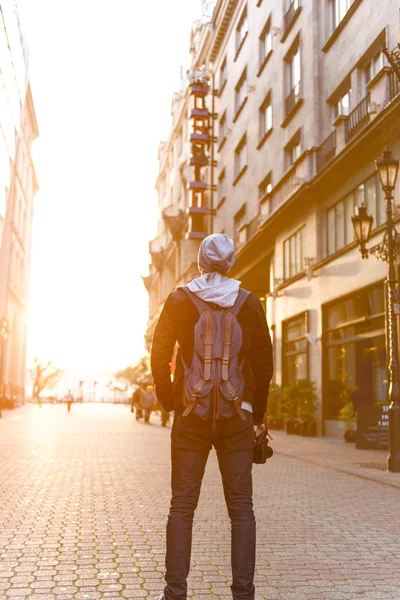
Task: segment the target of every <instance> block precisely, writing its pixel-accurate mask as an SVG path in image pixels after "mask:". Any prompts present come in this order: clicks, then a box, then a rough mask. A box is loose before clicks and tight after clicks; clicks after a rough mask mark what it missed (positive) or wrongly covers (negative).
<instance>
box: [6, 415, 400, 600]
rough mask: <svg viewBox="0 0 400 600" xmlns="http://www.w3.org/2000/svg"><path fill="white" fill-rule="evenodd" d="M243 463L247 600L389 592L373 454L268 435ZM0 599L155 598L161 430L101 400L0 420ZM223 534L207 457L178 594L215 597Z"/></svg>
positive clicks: (391, 497) (393, 479)
mask: <svg viewBox="0 0 400 600" xmlns="http://www.w3.org/2000/svg"><path fill="white" fill-rule="evenodd" d="M272 445H273V447H274V450H275V455H274V457H273V459H272V460H270V461H268V463H267V464H266V465H258V466H256V467H255V469H254V490H255V509H256V518H257V526H258V548H257V575H256V584H257V595H256V597H257V598H258V599H261V598H263V599H265V600H303V599H307V600H356V599H359V598H369V599H381V600H392V599H393V600H395V599H397V600H399V599H400V518H399V514H400V476H399V475H396V474H389V473H385V472H384V471H383V470H381V469H380V468H379V467H380V465H381V464H384V462H385V453H382V452H371V453H369V452H361V451H355V450H354V449H353V447H345V446H344V445H343V444H342V443H341V442H339V441H336V442H335V441H329V440H324V439H317V440H310V439H301V438H297V437H293V438H289V437H287V436H285V435H284V434H282V433H278V434H277V435H276V438H275V440H274V442H273V444H272ZM0 456H1V459H0V460H1V463H0V464H1V470H0V557H1V559H0V600H6V599H8V598H14V599H18V600H22V599H23V598H28V597H29V598H30V599H33V598H36V599H40V600H50V599H56V600H83V599H87V600H92V599H96V598H154V599H155V598H156V597H157V595H158V594H159V593H160V592H161V591H162V588H163V581H162V577H163V570H164V544H165V540H164V537H165V522H166V516H167V512H168V502H169V492H170V488H169V429H167V430H166V429H164V428H161V426H160V420H159V416H157V415H153V423H152V425H150V426H146V425H144V424H143V423H142V422H139V423H137V422H136V421H135V420H134V418H133V416H132V415H131V413H130V412H129V408H127V407H126V406H113V405H96V406H94V405H89V406H88V405H75V406H73V407H72V412H71V414H69V415H68V414H67V410H66V407H65V406H54V407H53V406H44V407H43V408H42V409H41V410H39V409H38V408H37V407H33V408H30V407H27V408H24V409H21V410H20V411H15V412H14V413H11V414H5V416H4V418H3V419H2V420H1V422H0ZM229 584H230V535H229V523H228V518H227V514H226V509H225V505H224V501H223V495H222V488H221V485H220V480H219V473H218V469H217V465H216V461H215V458H214V456H212V457H211V458H210V461H209V464H208V467H207V471H206V475H205V479H204V482H203V488H202V495H201V499H200V505H199V508H198V511H197V513H196V519H195V530H194V540H193V557H192V574H191V577H190V581H189V588H190V597H191V598H198V599H199V600H217V599H218V600H219V599H220V600H228V599H229V598H231V595H230V590H229Z"/></svg>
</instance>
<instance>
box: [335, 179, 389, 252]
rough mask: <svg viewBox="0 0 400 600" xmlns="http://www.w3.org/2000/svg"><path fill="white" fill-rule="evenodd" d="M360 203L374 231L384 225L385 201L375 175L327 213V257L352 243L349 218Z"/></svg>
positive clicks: (352, 235) (352, 234)
mask: <svg viewBox="0 0 400 600" xmlns="http://www.w3.org/2000/svg"><path fill="white" fill-rule="evenodd" d="M361 203H364V204H365V206H366V207H367V212H368V214H370V215H372V216H373V218H374V221H373V225H372V226H373V228H374V229H375V228H376V227H379V226H380V225H383V223H385V220H386V207H385V199H384V197H383V193H382V189H381V186H380V183H379V178H378V175H377V174H374V175H373V176H372V177H370V178H369V179H367V180H366V181H364V182H363V183H362V184H361V185H359V186H358V188H357V189H356V190H354V191H353V192H352V193H351V194H349V195H348V196H346V198H344V199H343V200H340V202H337V203H336V204H335V205H334V206H332V207H331V208H330V209H329V210H328V211H327V251H328V256H330V255H331V254H334V253H335V252H337V251H338V250H341V248H344V247H345V246H347V245H348V244H351V243H352V242H353V241H354V229H353V224H352V220H351V217H352V216H353V215H354V214H355V207H356V206H360V205H361Z"/></svg>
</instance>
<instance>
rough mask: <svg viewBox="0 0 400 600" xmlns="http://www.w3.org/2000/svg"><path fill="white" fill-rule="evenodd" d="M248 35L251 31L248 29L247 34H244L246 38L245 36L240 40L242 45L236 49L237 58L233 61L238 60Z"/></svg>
mask: <svg viewBox="0 0 400 600" xmlns="http://www.w3.org/2000/svg"><path fill="white" fill-rule="evenodd" d="M248 35H249V32H248V31H247V32H246V35H245V36H244V38H243V39H242V41H241V42H240V46H239V48H238V49H237V50H236V54H235V58H234V59H233V62H236V60H237V57H238V56H239V54H240V51H241V49H242V48H243V44H244V43H245V41H246V39H247V36H248Z"/></svg>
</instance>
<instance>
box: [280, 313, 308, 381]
mask: <svg viewBox="0 0 400 600" xmlns="http://www.w3.org/2000/svg"><path fill="white" fill-rule="evenodd" d="M282 342H283V343H282V363H283V364H282V367H283V369H282V371H283V372H282V380H283V381H282V383H283V385H291V384H292V383H295V382H296V381H298V380H299V379H307V378H308V340H307V312H304V313H302V314H301V315H298V316H297V317H294V318H293V319H288V320H287V321H283V322H282Z"/></svg>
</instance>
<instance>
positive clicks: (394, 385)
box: [352, 149, 400, 473]
mask: <svg viewBox="0 0 400 600" xmlns="http://www.w3.org/2000/svg"><path fill="white" fill-rule="evenodd" d="M375 164H376V170H377V171H378V174H379V179H380V182H381V185H382V189H383V192H384V194H385V201H386V231H385V234H384V236H383V240H382V242H381V243H380V244H376V245H375V246H372V247H371V248H366V244H367V243H368V240H369V236H370V234H371V229H372V223H373V217H372V216H370V215H368V214H367V210H366V208H365V206H364V205H363V204H362V205H361V206H360V207H359V209H358V214H357V215H355V216H354V217H352V222H353V227H354V234H355V237H356V240H357V243H358V245H359V247H360V253H361V257H362V258H368V256H369V255H370V254H373V255H374V256H376V258H377V259H378V260H382V261H384V262H386V263H387V278H386V282H387V300H388V301H387V323H388V337H389V340H388V342H389V343H388V347H389V365H388V366H389V403H390V407H389V456H388V459H387V465H388V471H392V472H394V473H400V366H399V348H398V334H397V324H396V314H399V313H400V311H399V308H400V304H399V292H398V290H397V288H396V274H395V267H394V259H395V257H396V256H397V255H398V254H400V235H399V233H398V232H397V230H396V229H395V227H394V225H393V210H392V201H393V190H394V187H395V185H396V179H397V173H398V170H399V161H398V160H396V159H394V158H393V157H392V153H391V151H390V150H388V149H386V150H385V151H384V153H383V158H382V159H381V160H378V161H376V163H375Z"/></svg>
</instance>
